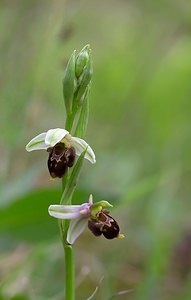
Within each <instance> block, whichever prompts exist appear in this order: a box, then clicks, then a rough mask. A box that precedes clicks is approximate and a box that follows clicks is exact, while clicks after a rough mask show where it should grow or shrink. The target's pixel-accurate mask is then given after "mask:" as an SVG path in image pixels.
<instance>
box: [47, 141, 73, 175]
mask: <svg viewBox="0 0 191 300" xmlns="http://www.w3.org/2000/svg"><path fill="white" fill-rule="evenodd" d="M47 151H48V153H49V157H48V170H49V173H50V175H51V177H53V178H56V177H58V178H62V177H63V176H64V175H65V174H66V172H67V170H68V167H69V168H71V167H72V166H73V165H74V163H75V157H76V152H75V149H74V147H71V146H66V145H65V144H64V143H57V144H56V145H55V146H54V147H51V148H48V149H47Z"/></svg>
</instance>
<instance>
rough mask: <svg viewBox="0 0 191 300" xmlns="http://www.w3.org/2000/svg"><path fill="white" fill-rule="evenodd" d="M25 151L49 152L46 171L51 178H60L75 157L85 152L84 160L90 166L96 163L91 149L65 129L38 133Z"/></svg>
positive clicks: (71, 164) (72, 163)
mask: <svg viewBox="0 0 191 300" xmlns="http://www.w3.org/2000/svg"><path fill="white" fill-rule="evenodd" d="M26 150H27V151H28V152H31V151H33V150H47V151H48V152H49V158H48V169H49V172H50V175H51V176H52V177H53V178H56V177H59V178H62V177H63V176H64V175H65V174H66V171H67V169H68V167H69V168H71V167H72V166H73V165H74V162H75V157H76V155H78V156H80V154H81V153H82V152H84V151H85V150H86V153H85V156H84V157H85V158H86V159H87V160H89V161H90V162H91V163H92V164H94V163H95V162H96V159H95V154H94V152H93V150H92V148H91V147H90V146H89V145H88V144H87V143H86V142H85V141H84V140H82V139H80V138H78V137H73V136H71V135H70V133H69V132H68V131H67V130H66V129H61V128H56V129H50V130H48V131H47V132H43V133H40V134H39V135H37V136H36V137H34V138H33V139H32V140H31V141H30V142H29V143H28V144H27V145H26Z"/></svg>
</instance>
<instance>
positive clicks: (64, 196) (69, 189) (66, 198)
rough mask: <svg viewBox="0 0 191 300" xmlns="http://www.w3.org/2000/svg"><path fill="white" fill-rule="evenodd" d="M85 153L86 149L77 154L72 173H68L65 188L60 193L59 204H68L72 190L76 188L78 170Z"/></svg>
mask: <svg viewBox="0 0 191 300" xmlns="http://www.w3.org/2000/svg"><path fill="white" fill-rule="evenodd" d="M85 154H86V151H84V152H82V154H81V155H80V156H79V158H78V160H77V162H76V164H75V166H74V168H73V170H72V173H71V175H70V178H69V180H68V182H67V183H66V187H65V190H64V192H63V194H62V198H61V200H60V204H68V203H70V201H71V199H72V196H73V194H74V191H75V189H76V186H77V182H78V179H79V175H80V170H81V167H82V164H83V160H84V156H85Z"/></svg>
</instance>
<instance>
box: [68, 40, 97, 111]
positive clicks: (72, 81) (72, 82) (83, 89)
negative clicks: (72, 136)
mask: <svg viewBox="0 0 191 300" xmlns="http://www.w3.org/2000/svg"><path fill="white" fill-rule="evenodd" d="M92 72H93V68H92V58H91V49H90V46H89V45H86V46H85V47H84V48H83V49H82V50H81V51H80V52H79V53H78V54H77V55H76V51H74V52H73V53H72V55H71V57H70V59H69V62H68V64H67V67H66V70H65V74H64V79H63V96H64V102H65V107H66V113H67V115H70V114H71V113H72V112H73V109H74V106H75V105H79V106H80V105H82V103H83V100H84V97H85V94H86V93H87V90H88V87H89V83H90V80H91V77H92Z"/></svg>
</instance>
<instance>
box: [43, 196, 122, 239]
mask: <svg viewBox="0 0 191 300" xmlns="http://www.w3.org/2000/svg"><path fill="white" fill-rule="evenodd" d="M105 207H112V205H111V204H110V203H109V202H107V201H104V200H102V201H99V202H97V203H95V204H93V197H92V195H90V197H89V202H87V203H83V204H81V205H50V206H49V208H48V212H49V214H50V215H51V216H52V217H55V218H58V219H62V220H71V222H70V226H69V229H68V232H67V242H68V243H69V244H73V243H74V242H75V240H76V239H77V238H78V237H79V236H80V235H81V233H82V232H83V231H84V229H85V228H86V226H87V225H88V228H89V229H90V230H91V232H92V233H93V234H94V235H95V236H100V235H101V234H103V235H104V237H105V238H107V239H113V238H116V237H118V238H122V237H124V236H123V235H122V234H119V225H118V224H117V222H116V221H115V220H114V219H113V218H112V217H111V216H109V212H108V211H107V210H105V209H104V208H105Z"/></svg>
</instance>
